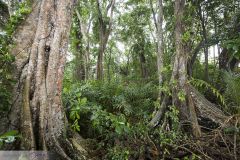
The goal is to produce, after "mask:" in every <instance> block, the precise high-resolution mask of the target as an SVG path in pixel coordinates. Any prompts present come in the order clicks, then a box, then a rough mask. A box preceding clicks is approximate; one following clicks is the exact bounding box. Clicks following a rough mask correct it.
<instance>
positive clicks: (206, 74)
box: [199, 4, 209, 81]
mask: <svg viewBox="0 0 240 160" xmlns="http://www.w3.org/2000/svg"><path fill="white" fill-rule="evenodd" d="M199 17H200V20H201V25H202V35H203V39H204V43H205V46H204V58H205V69H204V75H205V76H204V77H205V81H209V74H208V46H207V45H206V44H207V43H208V42H207V40H208V39H207V31H206V23H205V17H204V12H203V11H202V8H201V4H199Z"/></svg>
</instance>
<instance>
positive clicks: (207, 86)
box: [190, 78, 226, 109]
mask: <svg viewBox="0 0 240 160" xmlns="http://www.w3.org/2000/svg"><path fill="white" fill-rule="evenodd" d="M190 83H192V84H193V85H194V86H195V87H199V88H205V89H209V90H211V92H212V93H213V94H214V95H215V96H216V97H217V98H218V99H219V100H220V102H221V104H222V105H223V106H224V107H225V109H226V100H225V98H224V96H223V95H222V94H221V93H220V92H219V91H218V90H217V89H216V88H215V87H214V86H212V85H211V84H209V83H207V82H206V81H204V80H201V79H194V78H192V79H191V80H190Z"/></svg>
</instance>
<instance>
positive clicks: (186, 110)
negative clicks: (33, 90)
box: [150, 0, 201, 137]
mask: <svg viewBox="0 0 240 160" xmlns="http://www.w3.org/2000/svg"><path fill="white" fill-rule="evenodd" d="M184 8H185V0H176V1H175V17H176V26H175V45H176V55H175V58H174V65H173V71H172V77H171V87H172V105H174V106H176V107H177V108H178V110H179V118H180V123H181V127H182V129H184V130H185V129H186V127H185V126H186V125H188V126H189V125H190V126H191V127H192V134H193V135H194V136H196V137H198V136H200V135H201V130H200V127H199V125H198V121H197V115H196V110H195V105H194V101H193V99H192V97H191V92H190V89H189V86H188V82H187V57H188V55H187V52H186V51H185V45H184V42H183V40H182V35H183V33H184V22H183V15H184ZM168 100H169V98H168V96H167V95H165V97H164V99H163V102H162V105H161V108H160V110H159V111H158V112H157V114H156V115H155V117H154V118H153V119H152V120H151V122H150V125H151V126H155V125H156V124H157V123H158V121H159V119H161V118H162V115H163V113H164V111H165V110H166V108H167V105H168ZM187 129H188V128H187Z"/></svg>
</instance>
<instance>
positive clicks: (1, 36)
mask: <svg viewBox="0 0 240 160" xmlns="http://www.w3.org/2000/svg"><path fill="white" fill-rule="evenodd" d="M29 5H30V3H29V2H28V1H26V2H23V3H20V4H19V7H18V10H16V12H15V13H14V15H12V16H11V17H10V19H9V20H8V23H7V24H6V25H5V27H4V30H3V32H1V33H0V102H1V103H0V111H6V110H8V106H9V105H10V101H11V89H12V86H13V84H14V79H13V75H12V71H13V66H12V63H13V62H14V56H13V55H11V54H10V53H9V50H10V47H11V44H12V35H13V33H14V31H15V30H16V28H17V26H18V25H19V24H20V23H21V22H22V20H24V19H25V17H26V15H27V14H29V13H30V11H31V9H30V7H29Z"/></svg>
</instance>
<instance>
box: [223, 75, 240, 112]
mask: <svg viewBox="0 0 240 160" xmlns="http://www.w3.org/2000/svg"><path fill="white" fill-rule="evenodd" d="M224 82H225V83H226V89H225V92H224V95H225V97H226V98H227V100H228V103H229V104H231V106H232V107H236V108H235V109H234V110H235V111H236V112H237V113H240V98H239V97H240V92H239V91H240V75H234V74H232V73H228V72H225V73H224Z"/></svg>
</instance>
